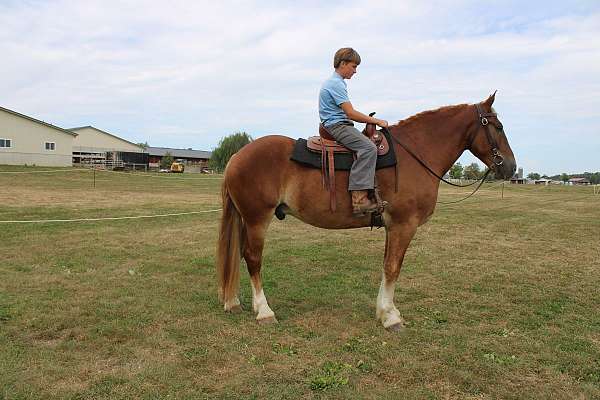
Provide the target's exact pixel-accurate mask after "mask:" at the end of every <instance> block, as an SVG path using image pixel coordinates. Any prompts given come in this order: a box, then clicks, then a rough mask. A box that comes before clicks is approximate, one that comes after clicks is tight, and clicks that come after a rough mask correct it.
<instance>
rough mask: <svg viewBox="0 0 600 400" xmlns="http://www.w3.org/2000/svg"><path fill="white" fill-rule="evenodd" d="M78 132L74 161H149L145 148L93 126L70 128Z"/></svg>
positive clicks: (75, 141) (74, 142)
mask: <svg viewBox="0 0 600 400" xmlns="http://www.w3.org/2000/svg"><path fill="white" fill-rule="evenodd" d="M69 130H70V131H72V132H74V133H76V134H77V137H76V138H75V140H74V141H73V162H74V163H81V162H83V163H86V162H94V161H96V162H105V161H110V162H113V163H123V162H139V163H144V162H146V163H147V155H144V148H143V147H141V146H138V145H137V144H135V143H132V142H129V141H127V140H125V139H121V138H120V137H118V136H116V135H113V134H112V133H108V132H106V131H103V130H101V129H98V128H95V127H93V126H81V127H78V128H70V129H69Z"/></svg>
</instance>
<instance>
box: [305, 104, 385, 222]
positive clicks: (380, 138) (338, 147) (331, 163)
mask: <svg viewBox="0 0 600 400" xmlns="http://www.w3.org/2000/svg"><path fill="white" fill-rule="evenodd" d="M373 115H375V113H371V114H369V116H373ZM362 133H363V135H365V136H366V137H368V138H369V140H371V141H372V142H373V143H374V144H375V146H377V155H378V156H382V155H385V154H387V153H388V151H390V145H389V143H388V141H387V139H386V137H385V136H384V135H383V134H382V133H381V131H378V130H377V129H376V126H375V124H367V125H366V126H365V129H364V130H363V132H362ZM306 142H307V143H306V145H307V147H308V149H309V150H310V151H313V152H315V153H320V154H321V176H322V181H323V187H325V188H326V189H327V190H328V191H329V198H330V209H331V211H332V212H334V211H335V210H336V196H335V157H334V156H335V154H336V153H351V154H353V156H354V158H356V154H354V153H353V151H352V150H350V149H349V148H347V147H345V146H344V145H342V144H340V143H338V142H336V141H335V139H334V138H333V136H331V135H330V134H329V132H327V130H326V129H325V127H323V125H322V124H319V136H312V137H309V138H308V140H307V141H306ZM374 195H375V200H376V201H377V204H378V205H380V209H381V210H383V202H382V200H381V198H380V196H379V191H378V190H377V181H375V190H374Z"/></svg>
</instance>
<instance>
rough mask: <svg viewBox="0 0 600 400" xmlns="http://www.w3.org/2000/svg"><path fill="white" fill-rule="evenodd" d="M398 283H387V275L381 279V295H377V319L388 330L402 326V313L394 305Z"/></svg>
mask: <svg viewBox="0 0 600 400" xmlns="http://www.w3.org/2000/svg"><path fill="white" fill-rule="evenodd" d="M395 289H396V282H386V281H385V274H383V278H382V279H381V285H380V286H379V294H378V295H377V312H376V315H377V318H378V319H380V320H381V322H382V323H383V327H384V328H388V327H390V326H392V325H396V324H398V323H400V324H402V323H403V321H402V317H400V311H398V309H397V308H396V306H395V305H394V290H395Z"/></svg>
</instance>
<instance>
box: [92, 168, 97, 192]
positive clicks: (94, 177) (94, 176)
mask: <svg viewBox="0 0 600 400" xmlns="http://www.w3.org/2000/svg"><path fill="white" fill-rule="evenodd" d="M92 168H93V169H94V187H96V166H93V167H92Z"/></svg>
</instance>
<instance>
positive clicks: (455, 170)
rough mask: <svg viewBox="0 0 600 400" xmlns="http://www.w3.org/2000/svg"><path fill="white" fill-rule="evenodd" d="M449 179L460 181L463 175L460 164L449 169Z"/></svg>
mask: <svg viewBox="0 0 600 400" xmlns="http://www.w3.org/2000/svg"><path fill="white" fill-rule="evenodd" d="M449 174H450V177H451V178H454V179H460V178H461V176H462V174H463V166H462V165H461V164H460V163H456V164H454V165H453V166H452V168H450V172H449Z"/></svg>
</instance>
